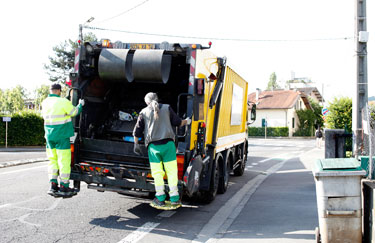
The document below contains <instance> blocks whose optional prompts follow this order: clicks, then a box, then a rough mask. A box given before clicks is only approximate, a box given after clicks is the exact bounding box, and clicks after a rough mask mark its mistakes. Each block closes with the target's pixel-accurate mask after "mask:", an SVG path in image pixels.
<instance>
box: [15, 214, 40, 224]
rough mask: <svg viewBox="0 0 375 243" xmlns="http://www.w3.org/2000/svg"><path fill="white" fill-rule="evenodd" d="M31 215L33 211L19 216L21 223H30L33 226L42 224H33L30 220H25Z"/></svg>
mask: <svg viewBox="0 0 375 243" xmlns="http://www.w3.org/2000/svg"><path fill="white" fill-rule="evenodd" d="M30 215H31V213H28V214H25V215H22V216H21V217H19V218H18V220H19V221H20V222H21V223H24V224H28V225H31V226H36V227H40V226H42V225H41V224H33V223H30V222H27V221H25V219H26V218H27V217H29V216H30Z"/></svg>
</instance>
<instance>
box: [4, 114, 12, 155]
mask: <svg viewBox="0 0 375 243" xmlns="http://www.w3.org/2000/svg"><path fill="white" fill-rule="evenodd" d="M11 120H12V118H10V117H7V116H4V117H3V122H5V148H8V122H10V121H11Z"/></svg>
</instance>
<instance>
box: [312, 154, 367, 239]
mask: <svg viewBox="0 0 375 243" xmlns="http://www.w3.org/2000/svg"><path fill="white" fill-rule="evenodd" d="M313 174H314V179H315V185H316V199H317V204H318V215H319V228H317V229H316V231H315V234H316V241H317V242H323V243H328V242H330V243H332V242H337V243H339V242H340V243H342V242H346V243H349V242H353V243H354V242H356V243H361V242H362V203H361V178H362V177H363V176H365V175H366V171H364V170H362V168H361V165H360V162H359V161H358V160H356V159H354V158H333V159H319V160H317V161H316V164H315V170H314V171H313Z"/></svg>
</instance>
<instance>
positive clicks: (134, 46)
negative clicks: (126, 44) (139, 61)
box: [130, 44, 155, 49]
mask: <svg viewBox="0 0 375 243" xmlns="http://www.w3.org/2000/svg"><path fill="white" fill-rule="evenodd" d="M130 49H155V44H130Z"/></svg>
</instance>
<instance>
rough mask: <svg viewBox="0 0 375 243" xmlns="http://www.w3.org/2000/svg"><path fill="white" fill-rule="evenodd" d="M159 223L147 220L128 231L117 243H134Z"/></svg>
mask: <svg viewBox="0 0 375 243" xmlns="http://www.w3.org/2000/svg"><path fill="white" fill-rule="evenodd" d="M159 224H160V223H154V222H147V223H145V224H144V225H142V226H141V227H139V228H138V229H137V230H135V231H133V232H132V233H130V234H129V235H128V236H126V237H125V238H124V239H122V240H120V241H119V242H118V243H135V242H138V241H139V240H140V239H142V238H143V237H144V236H145V235H146V234H148V233H149V232H150V231H152V230H153V229H154V228H155V227H157V226H158V225H159Z"/></svg>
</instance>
